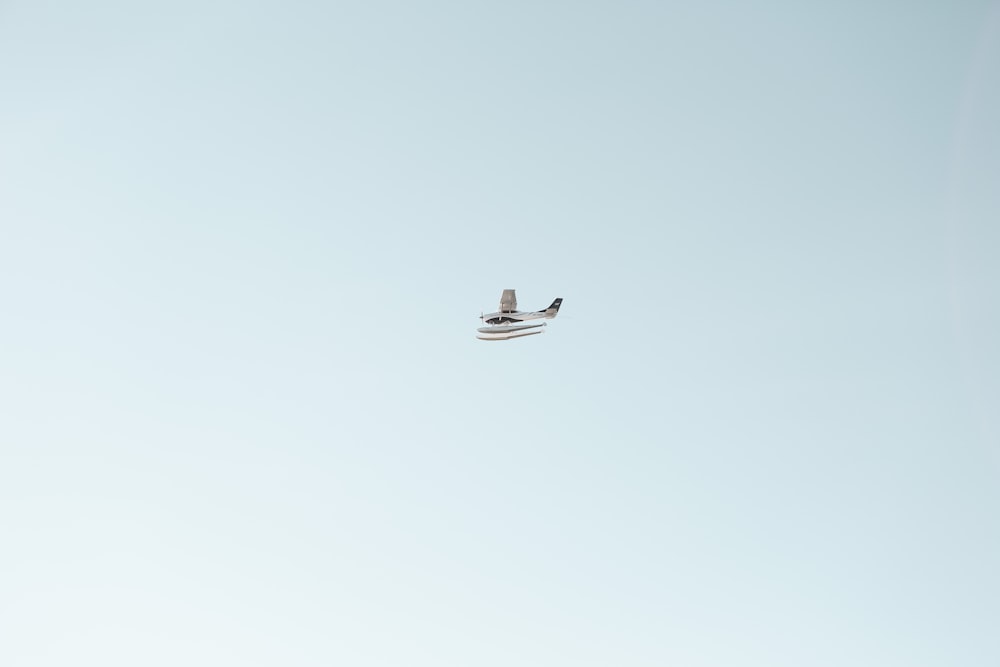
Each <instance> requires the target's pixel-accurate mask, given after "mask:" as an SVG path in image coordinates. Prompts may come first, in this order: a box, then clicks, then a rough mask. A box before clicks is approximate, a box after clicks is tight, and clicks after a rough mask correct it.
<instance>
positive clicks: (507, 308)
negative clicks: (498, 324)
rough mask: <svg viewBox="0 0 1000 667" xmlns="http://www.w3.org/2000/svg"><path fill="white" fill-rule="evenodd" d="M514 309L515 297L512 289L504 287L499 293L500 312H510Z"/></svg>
mask: <svg viewBox="0 0 1000 667" xmlns="http://www.w3.org/2000/svg"><path fill="white" fill-rule="evenodd" d="M515 310H517V297H516V296H514V290H512V289H505V290H504V291H503V294H501V295H500V312H501V313H512V312H514V311H515Z"/></svg>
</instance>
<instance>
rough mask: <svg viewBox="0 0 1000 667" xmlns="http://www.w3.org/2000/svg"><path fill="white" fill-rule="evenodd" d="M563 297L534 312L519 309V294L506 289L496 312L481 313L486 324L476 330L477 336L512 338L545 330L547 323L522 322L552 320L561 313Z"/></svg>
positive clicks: (482, 337)
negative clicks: (560, 307)
mask: <svg viewBox="0 0 1000 667" xmlns="http://www.w3.org/2000/svg"><path fill="white" fill-rule="evenodd" d="M562 301H563V300H562V298H559V299H556V300H555V301H553V302H552V305H551V306H549V307H548V308H546V309H545V310H535V311H532V312H521V311H520V310H518V309H517V296H516V295H515V294H514V290H512V289H505V290H504V291H503V294H501V295H500V308H499V309H498V310H497V312H495V313H487V314H481V315H480V316H479V319H481V320H482V321H483V324H484V325H488V326H483V327H480V328H479V329H477V330H476V338H478V339H479V340H510V339H511V338H523V337H525V336H532V335H534V334H540V333H542V332H543V331H544V329H543V328H542V327H544V326H545V325H546V324H547V323H546V322H542V323H541V324H522V323H523V322H528V321H531V320H541V319H546V320H551V319H552V318H554V317H555V316H556V315H558V314H559V306H561V305H562Z"/></svg>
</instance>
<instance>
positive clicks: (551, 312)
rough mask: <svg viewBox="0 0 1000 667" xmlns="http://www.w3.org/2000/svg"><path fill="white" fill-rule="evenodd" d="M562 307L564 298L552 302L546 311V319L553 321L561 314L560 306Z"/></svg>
mask: <svg viewBox="0 0 1000 667" xmlns="http://www.w3.org/2000/svg"><path fill="white" fill-rule="evenodd" d="M561 305H562V297H559V298H558V299H556V300H555V301H553V302H552V305H551V306H549V307H548V308H546V309H545V318H546V319H550V320H551V319H552V318H553V317H555V316H556V315H557V314H558V313H559V306H561Z"/></svg>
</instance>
